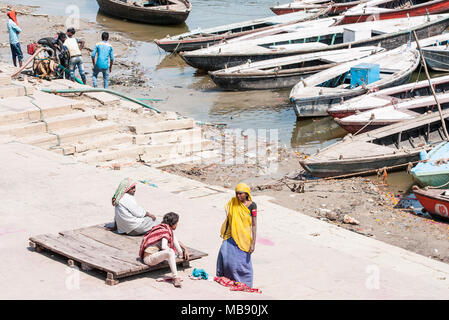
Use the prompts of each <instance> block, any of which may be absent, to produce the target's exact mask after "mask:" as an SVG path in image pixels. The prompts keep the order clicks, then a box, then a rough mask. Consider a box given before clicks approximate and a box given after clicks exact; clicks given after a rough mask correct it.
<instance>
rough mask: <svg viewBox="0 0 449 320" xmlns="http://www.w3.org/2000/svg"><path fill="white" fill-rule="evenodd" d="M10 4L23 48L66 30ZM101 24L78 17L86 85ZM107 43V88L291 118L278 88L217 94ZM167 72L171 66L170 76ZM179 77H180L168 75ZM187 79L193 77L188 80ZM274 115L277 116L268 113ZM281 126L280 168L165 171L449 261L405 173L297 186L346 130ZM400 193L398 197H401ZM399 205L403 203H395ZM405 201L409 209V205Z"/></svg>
mask: <svg viewBox="0 0 449 320" xmlns="http://www.w3.org/2000/svg"><path fill="white" fill-rule="evenodd" d="M14 8H15V9H16V10H18V11H20V12H22V13H23V14H19V15H18V19H19V24H20V27H21V28H22V29H23V31H24V32H23V34H21V36H20V40H21V42H22V49H23V51H26V45H27V44H28V43H31V42H34V41H37V40H39V39H40V38H42V37H47V36H53V35H54V34H56V32H58V31H64V30H65V29H66V26H65V21H66V18H65V17H62V16H53V15H51V16H45V15H42V13H39V14H37V15H33V13H34V12H36V11H35V10H36V8H33V7H29V6H16V5H15V7H14ZM5 9H6V4H5V3H4V2H3V3H0V10H2V12H5ZM5 23H6V16H5V15H3V16H2V17H1V18H0V24H3V25H5ZM103 30H104V28H103V27H102V26H101V25H99V24H98V23H96V22H93V21H88V20H81V21H80V27H79V30H78V32H77V34H76V36H77V37H79V38H82V39H84V40H85V41H86V48H87V49H86V50H84V52H83V57H84V62H85V68H86V71H87V72H88V84H91V70H92V65H91V61H90V56H89V55H90V52H91V50H92V48H93V47H94V45H95V43H96V42H97V41H99V38H100V34H101V32H102V31H103ZM110 41H111V44H112V46H113V47H114V50H115V56H116V63H115V64H114V67H113V71H112V74H111V89H114V90H118V91H120V92H122V93H125V94H126V93H128V94H130V95H131V96H133V97H150V98H157V99H161V100H162V101H158V102H154V103H152V104H153V105H154V106H155V107H157V108H159V109H161V110H163V111H176V112H179V113H180V114H183V115H191V114H207V117H204V118H202V117H199V118H196V120H202V121H204V120H207V121H209V122H216V123H222V122H225V123H228V124H229V123H231V124H233V126H234V128H235V127H242V125H247V126H248V122H249V126H251V125H252V124H253V123H252V122H251V121H250V120H248V119H249V118H250V117H251V116H252V117H253V118H254V117H255V121H257V126H256V125H254V126H253V127H254V129H258V128H270V127H269V125H273V123H274V124H275V123H276V119H277V118H276V117H278V118H279V121H284V123H285V121H286V120H285V119H286V118H288V117H290V116H291V115H290V112H293V111H292V110H291V108H290V109H287V108H284V107H283V106H284V105H285V104H286V103H287V101H286V100H285V94H283V93H282V92H271V91H270V92H264V93H260V92H249V93H248V92H237V93H224V92H216V91H214V90H215V89H214V87H213V85H212V84H211V81H210V80H208V79H207V78H205V77H203V76H198V75H196V74H195V72H193V71H192V70H191V68H189V67H187V66H184V68H185V73H182V72H181V73H179V68H182V67H181V66H182V64H183V62H182V60H180V58H179V57H177V56H163V58H162V59H161V61H159V62H158V64H157V65H156V66H155V65H153V64H149V62H148V61H147V60H145V59H141V58H139V57H141V55H139V53H141V52H139V50H142V48H145V45H147V44H142V43H137V42H136V41H135V40H133V39H132V37H130V36H129V35H128V34H127V33H126V32H114V33H113V34H111V39H110ZM0 44H1V47H0V59H1V60H3V61H6V62H11V57H10V48H9V43H8V38H7V33H6V32H3V33H1V34H0ZM26 58H27V55H26V54H25V59H26ZM173 66H174V67H173ZM158 68H159V70H160V69H164V70H165V73H163V75H165V76H167V78H165V77H164V76H159V75H162V73H158V72H157V70H158ZM155 70H156V71H155ZM167 70H168V71H167ZM170 70H176V71H173V74H171V75H170ZM169 75H170V76H169ZM177 77H179V82H176V81H175V80H173V79H176V78H177ZM187 78H194V80H191V79H190V80H186V79H187ZM211 92H212V93H213V94H211ZM211 106H212V107H211ZM264 108H266V110H267V112H268V110H269V112H270V115H271V116H270V117H266V118H264V117H263V110H264ZM203 109H204V110H203ZM201 110H203V111H201ZM201 112H202V113H201ZM261 113H262V116H261ZM274 114H275V115H276V116H273V115H274ZM293 116H294V114H293ZM281 119H282V120H281ZM292 121H293V120H292ZM228 127H229V126H228ZM282 129H283V128H282V126H280V128H279V130H281V133H280V134H279V138H280V139H281V143H280V144H279V146H278V148H277V149H276V150H277V151H276V152H277V153H276V157H275V162H276V163H277V165H278V167H277V168H276V170H274V171H270V170H267V166H266V164H262V165H260V164H258V163H253V164H248V163H246V164H225V163H220V162H215V163H203V164H201V165H198V164H183V165H175V166H170V167H165V168H163V169H164V170H166V171H169V172H172V173H175V174H178V175H182V176H186V177H189V178H191V179H195V180H199V181H202V182H205V183H209V184H211V185H220V186H224V187H226V188H233V186H235V184H236V183H238V182H240V181H245V182H247V183H248V184H250V185H251V187H252V190H254V195H256V196H257V195H269V196H272V197H273V198H274V199H275V202H277V203H279V204H281V205H283V206H285V207H288V208H291V209H294V210H297V211H298V212H300V213H303V214H307V215H310V216H313V217H316V218H317V219H321V220H324V221H327V222H328V223H334V224H337V225H339V226H341V227H343V228H346V229H349V230H352V231H354V232H357V233H360V234H363V235H365V236H367V237H375V238H376V239H378V240H381V241H384V242H387V243H390V244H392V245H395V246H398V247H402V248H405V249H407V250H411V251H413V252H416V253H419V254H422V255H425V256H428V257H432V258H434V259H438V260H441V261H444V262H446V263H448V262H449V249H448V248H447V241H448V237H449V224H448V222H447V221H443V220H436V219H434V218H432V217H430V216H428V215H426V214H423V213H421V211H420V210H419V207H418V205H417V202H416V201H415V202H413V201H409V200H407V199H408V198H409V197H410V196H409V192H408V191H409V190H408V189H409V187H410V185H411V180H410V179H409V178H407V176H406V175H405V174H402V176H401V177H402V178H400V180H401V181H402V182H401V183H400V184H396V182H395V181H394V177H395V175H394V174H389V175H388V176H387V179H386V180H385V179H381V178H379V179H378V178H377V177H371V178H369V179H368V178H351V179H344V180H337V181H333V180H332V181H329V180H319V181H314V182H305V183H304V184H303V186H304V188H303V189H302V188H298V186H299V185H300V183H301V184H302V182H301V181H300V180H297V177H298V175H299V172H300V167H299V163H298V160H299V159H300V157H303V156H305V155H306V154H307V153H311V152H314V151H315V150H316V149H317V148H321V147H324V146H326V145H328V144H330V143H332V142H334V141H335V139H338V137H341V136H342V135H344V131H342V130H341V129H339V128H338V126H335V125H334V124H333V122H332V121H331V120H329V119H318V120H310V121H308V122H307V123H302V124H301V125H300V126H299V125H298V126H294V127H293V129H292V128H288V129H287V131H288V130H290V132H289V133H288V135H290V136H289V139H287V140H288V143H286V140H285V136H284V135H283V133H282ZM284 129H285V128H284ZM295 145H300V146H301V147H302V148H301V151H298V150H294V149H292V148H290V146H295ZM286 177H287V178H286ZM295 179H296V180H295ZM407 179H409V180H407ZM292 189H293V191H292ZM297 191H303V192H297ZM401 199H402V200H403V201H400V200H401ZM404 199H405V201H404ZM223 205H224V204H223ZM400 206H403V207H405V208H399V207H400ZM410 206H413V207H414V208H413V209H411V208H409V207H410ZM415 209H416V210H415ZM261 212H263V211H261ZM345 217H346V218H345ZM348 217H349V218H352V220H351V219H349V218H348ZM351 221H352V223H351ZM314 236H317V237H319V236H320V235H319V234H316V235H314Z"/></svg>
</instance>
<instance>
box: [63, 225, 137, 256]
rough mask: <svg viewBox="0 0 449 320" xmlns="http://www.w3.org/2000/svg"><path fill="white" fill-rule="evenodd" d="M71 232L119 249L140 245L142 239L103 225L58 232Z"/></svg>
mask: <svg viewBox="0 0 449 320" xmlns="http://www.w3.org/2000/svg"><path fill="white" fill-rule="evenodd" d="M73 232H78V233H80V234H82V235H84V236H86V237H88V238H91V239H94V240H96V241H98V242H101V243H103V244H105V245H107V246H110V247H112V248H116V249H120V250H128V249H132V248H135V247H136V246H138V247H139V246H140V243H141V241H142V236H138V237H132V236H127V235H122V234H119V233H116V232H113V231H110V230H109V229H107V228H105V227H104V226H103V225H96V226H91V227H87V228H82V229H76V230H71V231H63V232H60V233H59V234H61V235H64V234H72V233H73Z"/></svg>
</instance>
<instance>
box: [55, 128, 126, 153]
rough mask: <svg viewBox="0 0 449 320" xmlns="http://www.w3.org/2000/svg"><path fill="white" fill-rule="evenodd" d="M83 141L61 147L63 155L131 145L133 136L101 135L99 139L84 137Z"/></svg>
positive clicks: (124, 134)
mask: <svg viewBox="0 0 449 320" xmlns="http://www.w3.org/2000/svg"><path fill="white" fill-rule="evenodd" d="M83 140H84V141H78V142H76V143H71V144H66V145H62V146H61V149H62V153H63V154H66V155H67V154H77V153H82V152H86V151H89V150H94V149H103V148H106V147H111V146H114V145H120V144H128V145H132V144H133V136H132V135H131V134H127V133H115V134H114V133H112V134H107V135H102V136H100V137H92V136H91V135H90V136H89V137H86V139H83Z"/></svg>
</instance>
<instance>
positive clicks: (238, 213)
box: [220, 183, 252, 252]
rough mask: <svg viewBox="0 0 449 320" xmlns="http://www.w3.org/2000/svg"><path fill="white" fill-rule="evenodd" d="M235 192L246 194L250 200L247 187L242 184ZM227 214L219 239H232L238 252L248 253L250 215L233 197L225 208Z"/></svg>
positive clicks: (241, 203) (242, 204)
mask: <svg viewBox="0 0 449 320" xmlns="http://www.w3.org/2000/svg"><path fill="white" fill-rule="evenodd" d="M235 191H236V192H246V193H247V194H248V199H249V200H251V201H252V199H251V193H250V190H249V187H248V186H247V185H246V184H244V183H239V184H238V185H237V186H236V187H235ZM225 210H226V213H227V217H226V220H225V221H224V222H223V225H222V226H221V231H220V233H221V237H222V238H223V239H224V240H227V239H229V238H230V237H232V238H233V239H234V241H235V243H237V246H238V247H239V248H240V250H242V251H245V252H248V251H249V248H250V245H251V240H252V235H251V224H252V223H251V213H250V211H249V209H248V208H247V207H246V206H245V204H244V203H243V202H240V201H239V200H238V199H237V198H236V197H233V198H232V199H231V200H229V201H228V203H227V204H226V206H225Z"/></svg>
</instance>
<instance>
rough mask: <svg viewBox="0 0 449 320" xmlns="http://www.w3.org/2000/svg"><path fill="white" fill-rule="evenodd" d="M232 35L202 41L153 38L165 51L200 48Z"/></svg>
mask: <svg viewBox="0 0 449 320" xmlns="http://www.w3.org/2000/svg"><path fill="white" fill-rule="evenodd" d="M231 38H233V37H231V36H230V37H216V38H214V39H208V40H203V41H194V42H193V41H164V40H154V42H155V43H156V44H157V45H158V46H159V47H160V48H161V49H163V50H164V51H166V52H179V51H193V50H198V49H202V48H207V47H209V46H213V45H215V44H218V43H219V42H220V41H222V40H224V39H231Z"/></svg>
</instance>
